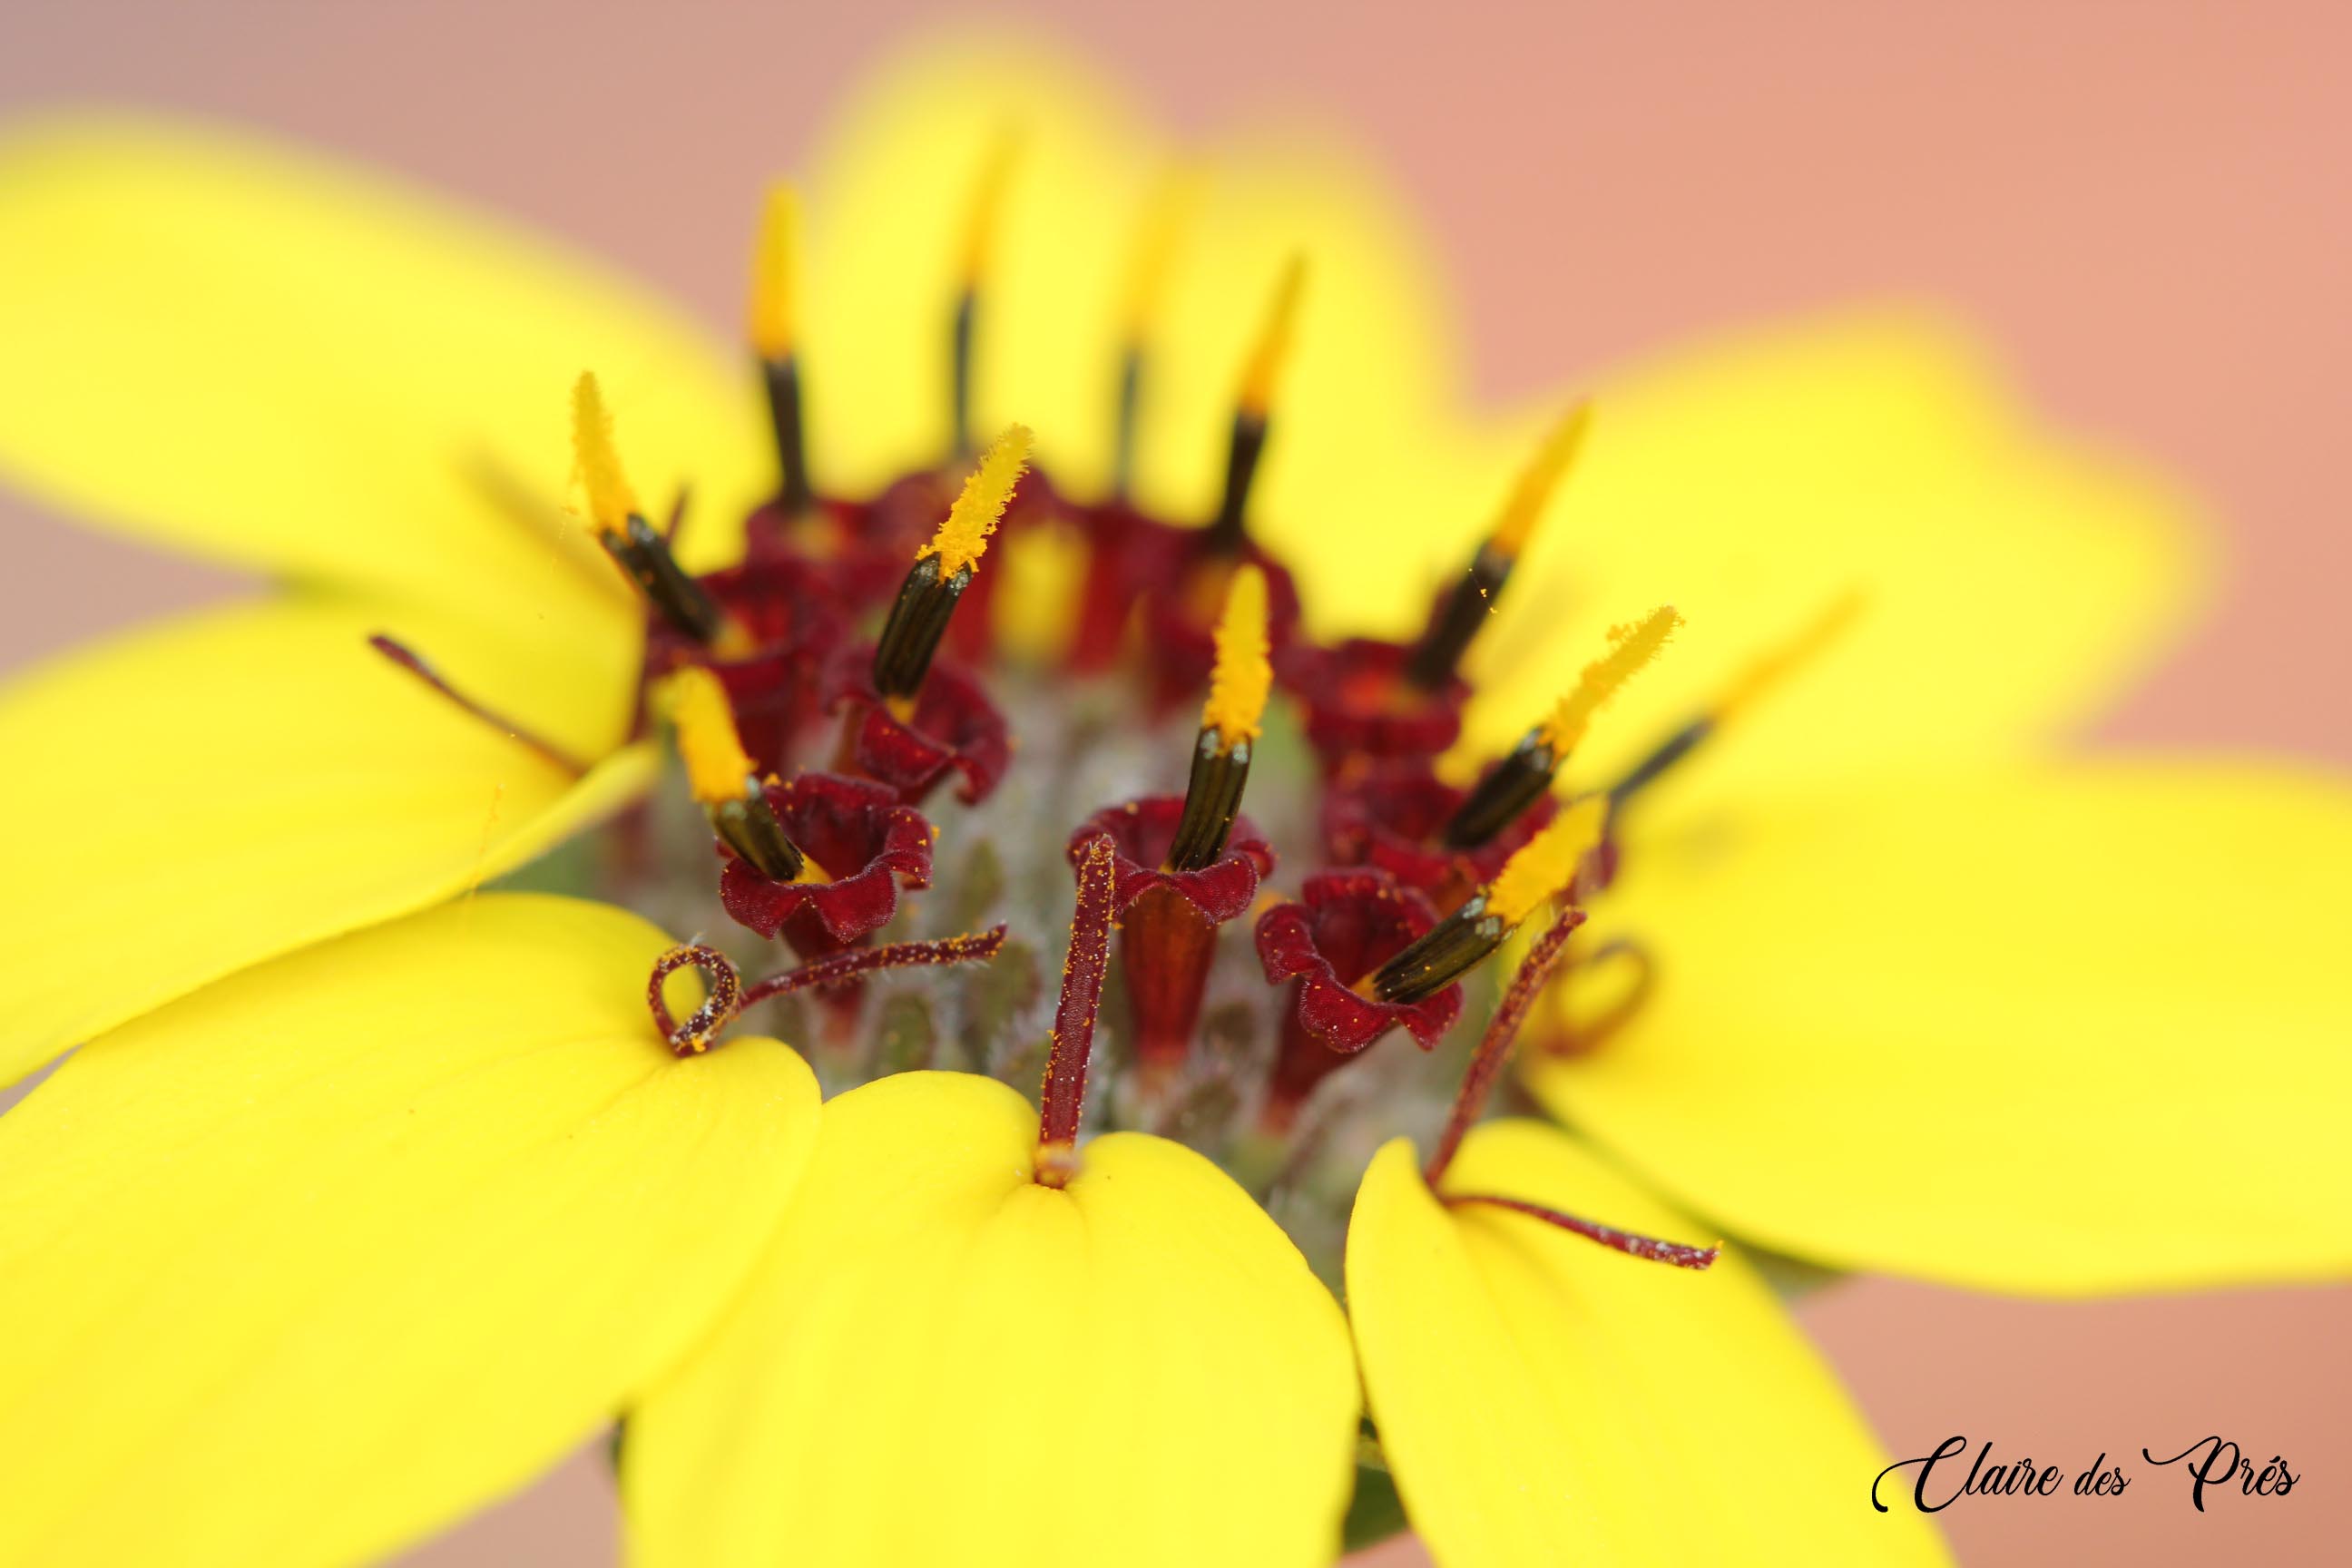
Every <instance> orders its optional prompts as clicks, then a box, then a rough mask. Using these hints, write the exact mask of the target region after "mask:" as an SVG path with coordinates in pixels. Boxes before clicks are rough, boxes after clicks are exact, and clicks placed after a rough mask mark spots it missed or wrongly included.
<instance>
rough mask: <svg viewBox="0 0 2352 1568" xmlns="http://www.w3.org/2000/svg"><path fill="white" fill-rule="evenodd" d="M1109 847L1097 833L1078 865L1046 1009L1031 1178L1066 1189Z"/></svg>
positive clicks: (1106, 912)
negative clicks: (1046, 1052) (1049, 1028)
mask: <svg viewBox="0 0 2352 1568" xmlns="http://www.w3.org/2000/svg"><path fill="white" fill-rule="evenodd" d="M1115 855H1116V849H1115V847H1114V846H1113V844H1112V842H1111V838H1110V835H1108V834H1107V833H1106V834H1104V835H1103V836H1102V837H1099V838H1097V839H1095V840H1094V841H1093V842H1092V843H1090V844H1088V845H1087V847H1086V851H1085V854H1084V855H1083V857H1082V858H1080V859H1079V861H1078V896H1077V902H1076V908H1075V909H1074V910H1072V912H1071V915H1070V952H1069V956H1068V957H1067V958H1066V959H1065V960H1064V961H1063V963H1062V997H1061V1001H1060V1002H1059V1003H1058V1004H1057V1005H1055V1009H1054V1048H1053V1051H1052V1053H1051V1055H1050V1056H1048V1057H1047V1058H1046V1062H1045V1088H1044V1089H1043V1091H1042V1092H1041V1094H1040V1096H1039V1098H1040V1100H1041V1102H1042V1104H1043V1106H1044V1110H1043V1112H1042V1114H1041V1115H1040V1116H1039V1117H1038V1121H1037V1180H1038V1181H1039V1182H1040V1183H1042V1184H1045V1185H1046V1186H1049V1187H1059V1186H1066V1185H1067V1184H1069V1180H1070V1178H1071V1177H1072V1176H1073V1175H1075V1174H1076V1173H1077V1147H1078V1119H1079V1114H1080V1112H1082V1111H1083V1110H1085V1108H1086V1097H1087V1056H1088V1054H1089V1053H1090V1052H1091V1051H1092V1050H1093V1048H1094V1039H1095V1018H1096V1016H1097V1014H1099V1013H1100V1012H1101V1011H1102V990H1103V973H1104V971H1105V969H1107V968H1108V965H1109V963H1110V931H1111V914H1112V905H1113V894H1114V891H1115V889H1116V886H1117V881H1118V879H1117V875H1116V870H1115V868H1114V866H1113V860H1114V858H1115Z"/></svg>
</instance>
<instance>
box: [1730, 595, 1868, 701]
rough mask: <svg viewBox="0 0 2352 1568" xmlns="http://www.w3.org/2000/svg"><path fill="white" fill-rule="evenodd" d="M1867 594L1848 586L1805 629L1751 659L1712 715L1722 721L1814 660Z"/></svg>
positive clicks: (1857, 614)
mask: <svg viewBox="0 0 2352 1568" xmlns="http://www.w3.org/2000/svg"><path fill="white" fill-rule="evenodd" d="M1867 596H1868V595H1864V593H1863V591H1862V590H1861V589H1859V588H1849V589H1847V590H1846V591H1845V592H1844V593H1843V594H1841V595H1838V596H1837V597H1836V598H1835V599H1833V600H1832V601H1831V602H1830V605H1829V606H1828V607H1827V608H1826V609H1824V610H1822V613H1821V614H1820V615H1818V616H1814V617H1813V618H1812V619H1811V621H1810V622H1808V623H1806V625H1805V627H1804V629H1803V630H1801V631H1800V632H1799V633H1797V635H1796V636H1794V637H1790V639H1789V640H1788V641H1786V642H1784V643H1782V644H1780V646H1779V647H1775V648H1772V649H1770V650H1769V651H1768V652H1766V653H1764V654H1762V655H1761V656H1759V658H1756V659H1755V660H1753V661H1752V662H1751V663H1749V664H1748V668H1745V669H1743V670H1741V671H1740V672H1739V674H1738V676H1736V677H1734V678H1733V679H1732V682H1731V685H1730V686H1729V687H1728V688H1727V689H1726V690H1725V691H1724V694H1723V695H1722V697H1720V698H1719V699H1717V701H1716V704H1715V711H1714V712H1713V714H1712V715H1711V717H1712V718H1714V719H1715V721H1717V722H1718V723H1720V722H1722V721H1724V720H1726V719H1728V718H1730V717H1731V716H1732V715H1733V714H1734V713H1736V712H1738V710H1740V709H1743V708H1745V707H1747V706H1748V704H1749V703H1750V702H1753V701H1754V700H1756V699H1757V698H1758V697H1759V696H1760V695H1762V694H1763V693H1764V692H1765V691H1766V690H1768V689H1770V688H1772V687H1774V686H1777V685H1779V684H1780V682H1781V681H1782V680H1783V679H1786V678H1787V676H1788V675H1789V673H1790V671H1791V670H1793V669H1795V668H1798V667H1799V666H1800V665H1803V664H1806V663H1809V662H1811V660H1812V659H1813V658H1815V657H1817V656H1818V655H1819V654H1820V653H1821V651H1822V649H1823V648H1825V647H1828V646H1829V645H1830V644H1831V643H1832V642H1834V641H1836V640H1837V638H1838V637H1840V636H1841V635H1842V634H1843V632H1844V631H1845V629H1846V628H1847V627H1848V626H1852V625H1853V623H1854V621H1855V620H1856V619H1857V618H1858V617H1860V616H1861V615H1862V609H1863V605H1864V600H1865V599H1866V598H1867Z"/></svg>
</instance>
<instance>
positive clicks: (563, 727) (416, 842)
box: [0, 600, 655, 1083]
mask: <svg viewBox="0 0 2352 1568" xmlns="http://www.w3.org/2000/svg"><path fill="white" fill-rule="evenodd" d="M386 626H390V627H391V628H393V629H394V630H396V631H398V632H399V633H401V634H402V635H404V636H407V637H411V638H413V640H414V641H415V644H416V646H417V647H419V649H420V650H421V651H423V652H425V653H426V654H428V655H429V656H430V657H431V658H433V660H434V662H435V663H436V666H437V667H438V668H440V670H441V672H442V673H443V674H444V675H445V676H446V678H447V679H450V680H451V681H453V682H454V683H456V684H457V685H458V686H459V687H460V688H462V689H467V690H468V691H469V692H478V693H480V694H481V695H482V697H483V699H484V700H489V701H492V702H494V703H497V704H498V705H499V706H500V707H502V708H504V709H505V710H507V711H509V713H511V714H513V715H514V717H515V718H516V720H517V721H520V722H530V721H538V720H540V719H541V716H542V715H544V716H545V717H546V718H548V719H551V720H552V721H553V723H552V725H551V735H550V738H551V740H554V741H556V742H562V743H567V744H576V743H577V742H581V741H583V740H586V739H589V738H591V737H592V736H593V734H594V732H595V731H599V730H601V731H603V732H604V744H610V743H611V742H612V740H613V739H614V737H615V736H616V735H617V728H618V725H617V721H618V717H619V715H620V713H621V712H623V711H625V710H623V708H622V706H621V704H620V703H619V702H617V701H614V700H613V699H614V698H615V697H617V696H618V695H619V691H618V689H617V688H615V687H613V686H609V685H608V686H606V688H605V690H606V693H607V700H606V702H605V706H606V707H607V709H608V710H610V711H608V712H607V713H605V714H604V716H603V717H602V718H593V717H592V716H591V714H590V712H589V711H588V704H587V702H586V699H585V698H584V696H574V697H572V698H569V699H566V700H563V701H562V702H559V703H557V704H555V705H554V706H552V707H550V705H549V704H548V703H547V702H545V701H542V700H540V699H541V698H542V697H544V696H546V695H548V694H550V693H560V692H561V690H562V681H561V679H560V678H559V675H558V673H557V672H556V671H554V670H551V669H549V668H547V667H546V665H545V662H544V660H545V658H546V656H545V655H544V654H538V655H534V654H532V653H530V652H527V651H526V650H524V649H521V648H520V647H515V646H513V645H510V644H508V643H506V642H504V641H503V640H501V639H498V638H494V637H485V636H483V635H481V634H479V633H478V632H473V631H470V630H468V629H467V628H466V627H464V626H461V625H460V624H459V623H458V622H457V621H454V620H446V621H445V620H440V619H436V618H431V617H425V616H418V615H416V614H415V613H413V612H391V613H387V612H384V611H382V610H379V609H376V608H373V607H370V606H366V605H354V604H350V603H344V602H324V601H308V600H304V601H289V602H280V603H274V604H261V605H247V606H240V607H236V608H230V609H225V610H216V611H211V612H206V613H205V614H202V615H197V616H190V617H188V618H186V619H184V620H180V621H176V622H173V623H170V624H167V625H164V626H159V627H154V628H152V629H149V630H145V631H142V632H138V633H135V634H133V635H131V636H129V637H123V638H120V639H117V640H114V641H110V642H107V643H102V644H100V645H98V646H97V647H92V648H90V649H88V650H86V651H83V652H80V653H77V654H73V655H70V656H68V657H67V658H62V659H59V660H58V661H56V662H54V663H52V664H50V665H48V666H47V667H45V668H41V669H38V670H37V671H35V672H34V673H32V674H31V675H29V676H27V677H26V678H25V679H22V680H20V681H18V682H17V683H16V685H15V686H14V687H12V688H10V689H8V690H7V691H6V692H5V694H0V756H6V757H8V758H9V759H11V763H10V765H9V766H8V767H6V768H5V769H0V887H5V888H6V889H7V897H6V898H5V900H0V994H5V996H6V997H7V998H8V1008H7V1014H6V1019H5V1024H0V1083H5V1082H10V1081H13V1080H14V1079H16V1078H18V1077H20V1076H22V1075H23V1074H24V1073H26V1072H28V1071H30V1070H31V1069H32V1068H36V1067H37V1066H39V1065H40V1064H41V1063H42V1062H43V1061H46V1060H47V1058H50V1057H51V1056H54V1055H55V1054H56V1053H57V1052H58V1051H60V1050H63V1049H65V1048H67V1047H70V1046H73V1045H75V1044H76V1043H78V1042H79V1041H81V1040H84V1039H87V1038H89V1037H90V1036H91V1035H93V1034H96V1033H97V1032H99V1031H100V1030H102V1029H106V1028H110V1027H111V1026H114V1025H116V1024H118V1023H121V1022H122V1021H123V1020H124V1019H127V1018H131V1017H135V1016H138V1015H139V1014H140V1013H142V1012H144V1011H145V1010H147V1009H148V1008H150V1007H152V1006H154V1005H157V1004H159V1003H162V1002H165V1001H168V1000H170V999H171V998H173V997H174V996H178V995H181V994H184V993H185V992H187V991H189V990H192V989H194V987H196V986H198V985H201V984H205V982H207V981H210V980H214V979H216V978H218V977H219V976H221V975H224V974H226V973H231V972H233V971H235V970H237V969H240V968H242V967H244V966H245V965H247V964H248V963H255V962H257V961H258V960H261V959H264V958H268V957H271V956H273V955H275V954H278V953H281V952H288V951H289V950H291V949H293V948H296V947H299V946H301V945H302V944H304V943H306V942H315V941H317V940H318V939H319V938H320V937H324V936H331V935H334V934H336V933H338V932H341V931H349V930H352V929H353V928H354V927H357V926H361V925H365V924H367V923H370V922H372V921H379V920H383V919H385V918H386V917H389V916H392V915H397V914H404V913H405V912H407V911H408V910H413V909H415V908H418V907H420V906H422V905H424V904H427V903H431V902H433V901H435V900H439V899H443V898H446V897H448V896H449V895H451V894H453V893H457V892H459V891H461V890H463V889H467V888H470V887H473V886H476V885H478V884H479V883H480V882H482V881H484V880H486V879H489V878H491V877H495V876H498V875H499V874H500V873H502V872H504V871H506V870H509V869H510V868H513V867H515V866H518V865H520V864H521V863H522V862H523V861H525V860H527V859H529V858H531V857H532V856H534V855H536V854H538V853H540V852H541V850H544V849H546V848H548V847H551V846H552V845H553V844H556V843H558V842H560V841H561V840H562V839H563V838H564V837H568V836H569V835H570V834H572V833H573V832H575V831H577V830H578V829H579V828H580V827H582V826H584V825H586V824H588V823H591V822H593V821H596V820H598V819H599V818H601V817H602V816H605V815H606V814H608V813H610V812H611V811H613V810H614V809H615V808H616V807H618V806H619V805H623V804H624V803H625V802H626V801H627V800H629V799H630V798H632V797H633V796H635V795H637V794H639V793H641V792H642V791H643V790H644V788H645V787H646V784H648V783H649V782H650V780H651V778H652V775H653V773H654V768H655V763H654V760H653V758H652V756H651V753H650V752H649V751H648V750H647V749H646V748H644V747H633V748H629V749H626V750H624V751H621V752H614V753H613V754H611V755H610V756H608V757H606V758H605V759H604V762H602V763H600V764H598V765H597V766H596V767H595V768H594V770H593V771H592V772H591V773H588V774H587V775H586V776H585V777H583V778H579V779H576V780H575V779H574V777H573V776H572V774H571V773H569V772H567V771H566V770H564V769H562V768H560V767H557V766H555V765H554V764H553V763H550V762H549V761H547V760H546V759H545V758H543V757H541V755H540V754H539V753H537V752H533V751H531V750H530V749H529V748H528V747H526V746H523V745H521V744H519V743H517V742H515V741H513V740H511V739H509V737H508V736H506V735H504V734H502V733H500V732H499V731H497V730H494V729H492V728H491V727H489V726H488V725H487V724H485V723H483V722H482V721H479V720H478V719H475V718H473V717H470V716H468V715H467V714H465V713H463V712H461V711H459V710H457V708H455V707H454V706H453V705H452V704H451V703H450V702H449V701H448V700H446V699H445V698H443V697H441V696H440V695H439V694H437V693H436V692H434V691H432V690H431V689H428V688H426V687H425V685H423V684H422V683H421V682H419V681H418V680H417V679H415V677H414V676H412V675H410V674H408V673H407V672H406V671H404V670H402V669H400V668H397V667H396V666H394V664H392V663H391V661H389V660H388V659H386V658H383V656H382V655H380V654H377V653H376V652H374V651H373V649H371V648H370V647H368V646H367V643H366V640H365V639H366V638H367V637H368V635H369V634H370V633H372V632H374V631H377V630H379V629H383V628H385V627H386ZM535 659H536V660H539V661H540V662H534V660H535ZM583 684H591V685H593V683H583ZM583 754H588V755H593V754H596V753H595V752H584V753H583Z"/></svg>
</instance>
